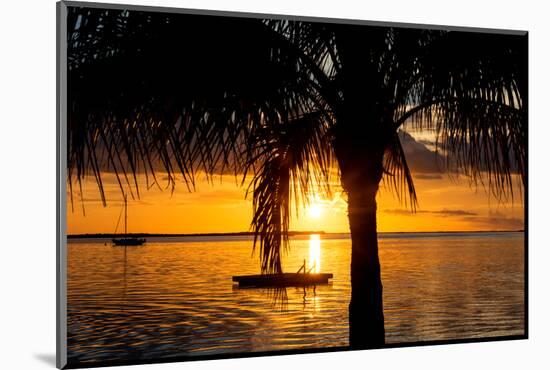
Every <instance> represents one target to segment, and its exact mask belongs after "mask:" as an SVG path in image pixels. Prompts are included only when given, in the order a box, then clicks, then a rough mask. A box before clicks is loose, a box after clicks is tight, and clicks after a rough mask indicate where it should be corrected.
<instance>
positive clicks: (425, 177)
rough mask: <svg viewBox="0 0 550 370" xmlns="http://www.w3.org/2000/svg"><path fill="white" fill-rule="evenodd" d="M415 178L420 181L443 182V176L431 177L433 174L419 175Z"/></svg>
mask: <svg viewBox="0 0 550 370" xmlns="http://www.w3.org/2000/svg"><path fill="white" fill-rule="evenodd" d="M414 178H415V179H418V180H441V179H442V178H443V176H442V175H437V174H435V175H431V174H422V173H420V174H418V175H414Z"/></svg>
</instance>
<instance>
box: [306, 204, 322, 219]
mask: <svg viewBox="0 0 550 370" xmlns="http://www.w3.org/2000/svg"><path fill="white" fill-rule="evenodd" d="M322 214H323V208H322V207H321V205H319V204H315V203H314V204H311V205H310V206H309V207H308V215H309V217H311V218H320V217H321V215H322Z"/></svg>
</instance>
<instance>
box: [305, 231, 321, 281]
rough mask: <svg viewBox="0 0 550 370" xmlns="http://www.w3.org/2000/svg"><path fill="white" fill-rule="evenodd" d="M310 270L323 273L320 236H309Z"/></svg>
mask: <svg viewBox="0 0 550 370" xmlns="http://www.w3.org/2000/svg"><path fill="white" fill-rule="evenodd" d="M308 270H309V271H310V272H314V273H319V272H321V236H320V235H319V234H311V235H310V236H309V260H308Z"/></svg>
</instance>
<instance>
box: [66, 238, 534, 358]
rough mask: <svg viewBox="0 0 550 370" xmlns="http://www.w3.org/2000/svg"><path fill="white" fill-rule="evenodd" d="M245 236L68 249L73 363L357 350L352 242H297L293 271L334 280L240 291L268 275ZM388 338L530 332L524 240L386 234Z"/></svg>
mask: <svg viewBox="0 0 550 370" xmlns="http://www.w3.org/2000/svg"><path fill="white" fill-rule="evenodd" d="M251 245H252V242H251V240H250V239H249V238H245V237H240V238H239V237H209V238H204V237H203V238H199V237H195V238H191V237H188V238H179V239H150V240H149V242H148V243H147V245H145V246H142V247H127V248H124V247H114V246H111V245H109V244H108V245H104V242H103V241H94V242H89V241H87V242H81V241H79V242H71V243H69V247H68V332H69V333H68V351H69V363H71V362H89V361H90V362H93V361H105V360H136V359H138V360H139V359H141V360H147V359H153V358H170V357H181V356H193V355H205V354H230V353H240V352H254V351H266V350H269V351H271V350H283V349H304V348H319V347H333V346H347V345H348V303H349V298H350V285H349V272H350V271H349V266H350V253H351V251H350V248H351V241H350V239H349V238H348V236H347V235H330V236H321V237H319V236H316V235H312V236H303V237H296V238H293V239H292V240H291V249H290V253H289V255H288V256H287V257H286V260H285V266H286V268H285V270H286V271H289V272H291V271H296V270H298V268H299V266H300V265H301V264H302V263H303V260H304V259H306V260H307V263H308V264H309V265H310V266H314V268H315V269H316V270H318V271H321V272H332V273H333V274H334V279H333V282H332V284H330V285H325V286H317V287H316V289H315V290H314V289H313V288H308V289H306V290H305V291H304V289H303V288H287V289H286V299H282V298H281V296H282V295H284V292H283V293H281V292H279V293H275V292H273V291H267V290H261V289H239V288H237V287H236V286H234V285H233V283H232V281H231V277H232V275H242V274H253V273H258V271H259V268H258V266H259V265H258V258H257V257H255V258H251ZM380 259H381V264H382V280H383V284H384V312H385V320H386V341H387V342H388V343H406V342H417V341H426V340H439V339H462V338H485V337H494V336H503V335H518V334H523V333H524V289H523V288H524V270H523V268H524V239H523V233H484V234H479V233H475V234H467V233H463V234H393V235H392V234H385V235H381V236H380Z"/></svg>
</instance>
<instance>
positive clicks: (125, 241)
mask: <svg viewBox="0 0 550 370" xmlns="http://www.w3.org/2000/svg"><path fill="white" fill-rule="evenodd" d="M113 244H114V245H119V246H137V245H143V244H145V239H142V238H114V239H113Z"/></svg>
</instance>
